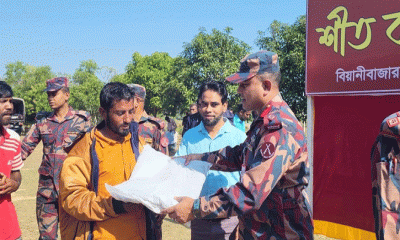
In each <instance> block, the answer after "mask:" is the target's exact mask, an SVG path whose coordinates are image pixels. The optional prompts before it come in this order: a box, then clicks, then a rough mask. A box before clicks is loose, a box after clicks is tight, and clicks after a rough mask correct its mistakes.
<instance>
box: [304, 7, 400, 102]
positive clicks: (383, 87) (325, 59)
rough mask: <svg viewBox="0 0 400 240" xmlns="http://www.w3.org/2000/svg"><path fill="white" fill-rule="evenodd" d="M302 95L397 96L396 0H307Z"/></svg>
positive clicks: (399, 20) (399, 38)
mask: <svg viewBox="0 0 400 240" xmlns="http://www.w3.org/2000/svg"><path fill="white" fill-rule="evenodd" d="M307 11H308V12H307V56H306V59H307V63H306V93H307V95H332V94H337V95H343V94H392V93H398V92H400V57H399V52H400V2H399V1H398V0H384V1H373V0H362V1H361V0H335V1H332V0H308V10H307Z"/></svg>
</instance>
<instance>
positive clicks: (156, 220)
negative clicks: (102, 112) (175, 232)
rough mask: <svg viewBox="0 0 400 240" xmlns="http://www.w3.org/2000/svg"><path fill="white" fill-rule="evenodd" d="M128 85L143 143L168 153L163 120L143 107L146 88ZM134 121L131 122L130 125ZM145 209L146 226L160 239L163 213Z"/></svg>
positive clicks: (134, 116) (135, 120) (134, 120)
mask: <svg viewBox="0 0 400 240" xmlns="http://www.w3.org/2000/svg"><path fill="white" fill-rule="evenodd" d="M128 87H129V88H130V90H131V91H132V94H133V96H134V98H133V105H134V111H133V121H132V122H136V123H138V125H139V130H138V134H139V136H140V137H142V138H143V139H144V141H145V144H148V145H150V146H151V147H152V148H154V149H155V150H156V151H159V152H162V153H164V154H165V155H169V151H168V138H167V137H166V135H165V131H164V128H165V122H164V121H163V120H161V119H159V118H155V117H152V116H149V115H148V114H147V113H146V111H145V109H144V107H145V100H146V88H145V87H144V86H142V85H139V84H128ZM133 126H134V123H132V124H131V127H133ZM145 211H146V223H147V226H151V228H152V229H155V235H154V237H155V239H162V221H163V219H164V215H159V214H156V213H154V212H152V211H151V210H149V209H148V208H145Z"/></svg>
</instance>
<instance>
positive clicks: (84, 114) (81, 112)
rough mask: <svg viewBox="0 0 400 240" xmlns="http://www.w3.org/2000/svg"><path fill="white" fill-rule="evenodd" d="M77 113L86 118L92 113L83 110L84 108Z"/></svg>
mask: <svg viewBox="0 0 400 240" xmlns="http://www.w3.org/2000/svg"><path fill="white" fill-rule="evenodd" d="M76 115H79V116H81V117H83V118H84V119H86V120H88V119H90V113H89V112H86V111H83V110H78V111H77V112H76Z"/></svg>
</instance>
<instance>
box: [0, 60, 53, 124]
mask: <svg viewBox="0 0 400 240" xmlns="http://www.w3.org/2000/svg"><path fill="white" fill-rule="evenodd" d="M52 77H54V73H52V72H51V68H50V67H49V66H40V67H34V66H29V65H27V64H24V63H23V62H15V63H9V64H7V65H6V77H5V79H4V80H5V81H6V82H7V83H8V84H9V85H10V86H11V87H12V89H13V91H14V96H16V97H20V98H23V99H24V101H25V110H26V119H27V121H28V122H30V121H33V120H34V118H35V116H36V113H37V112H39V111H50V107H49V105H48V103H47V95H46V93H45V92H44V91H43V90H44V89H45V88H46V80H47V79H50V78H52Z"/></svg>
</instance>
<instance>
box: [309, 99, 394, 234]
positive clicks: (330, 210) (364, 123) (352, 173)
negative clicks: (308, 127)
mask: <svg viewBox="0 0 400 240" xmlns="http://www.w3.org/2000/svg"><path fill="white" fill-rule="evenodd" d="M399 102H400V95H393V96H379V97H378V96H323V97H322V96H321V97H318V96H317V97H315V98H314V103H315V104H314V109H315V112H316V113H318V114H315V123H314V128H315V133H314V146H313V148H314V160H313V168H314V169H313V174H314V175H313V176H314V181H313V183H314V194H313V207H314V220H321V221H325V222H330V223H337V224H341V225H346V226H350V227H353V228H357V229H361V230H365V231H370V232H373V231H374V217H373V212H372V180H371V160H370V153H371V148H372V145H373V143H374V141H375V139H376V136H377V135H378V133H379V128H380V125H381V122H382V121H383V119H384V118H385V117H387V116H389V115H390V114H392V113H394V112H396V111H398V109H399ZM316 227H317V226H316ZM327 232H328V231H327ZM327 232H321V231H320V232H318V233H322V234H325V235H328V236H329V234H327ZM335 234H336V235H334V234H331V235H330V236H331V237H334V238H340V239H356V238H355V237H347V238H345V237H343V235H340V234H342V233H340V234H339V233H335ZM358 239H366V238H358Z"/></svg>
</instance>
